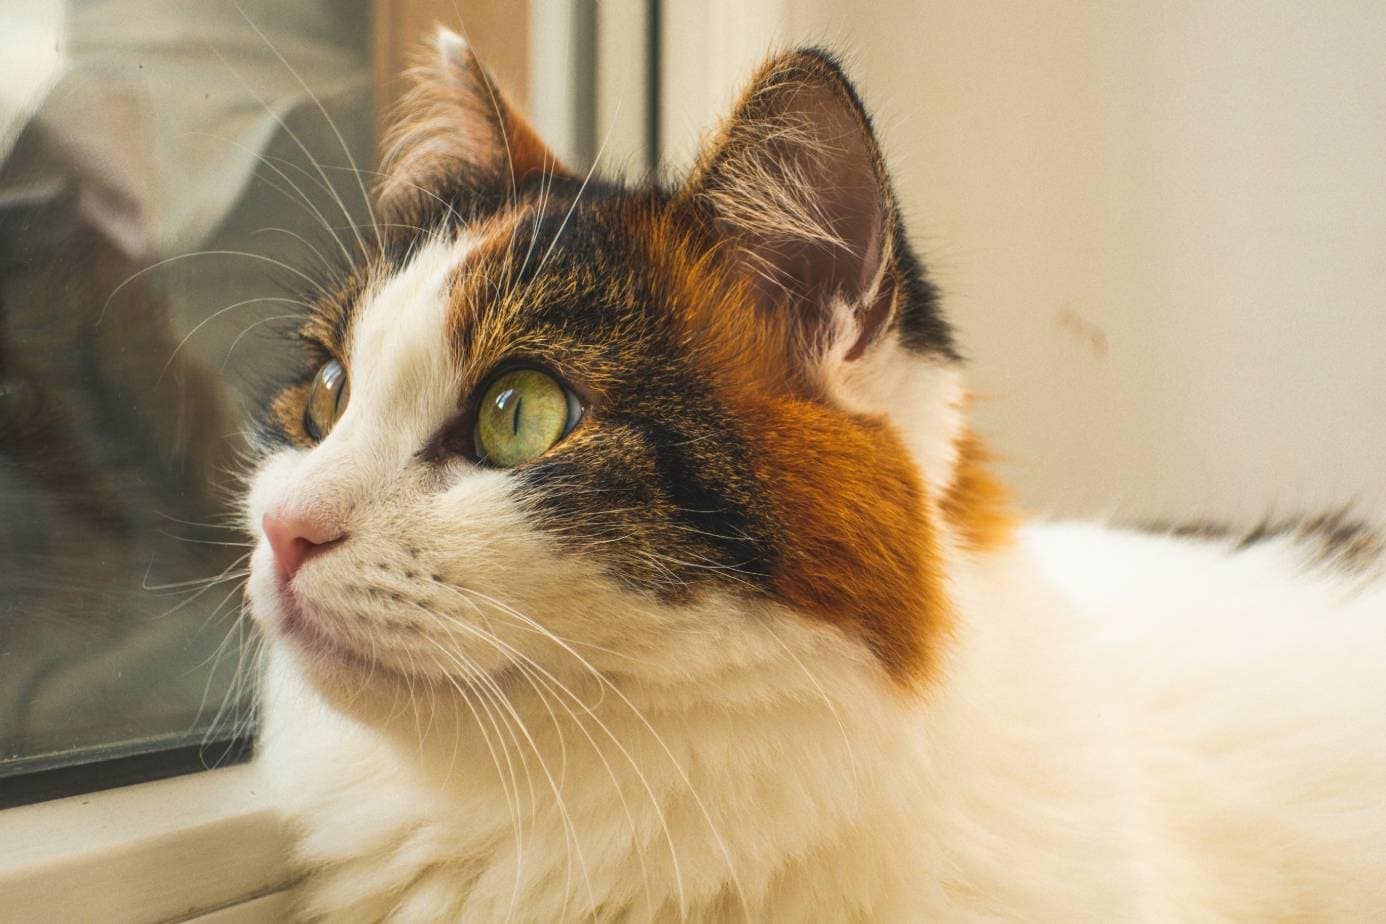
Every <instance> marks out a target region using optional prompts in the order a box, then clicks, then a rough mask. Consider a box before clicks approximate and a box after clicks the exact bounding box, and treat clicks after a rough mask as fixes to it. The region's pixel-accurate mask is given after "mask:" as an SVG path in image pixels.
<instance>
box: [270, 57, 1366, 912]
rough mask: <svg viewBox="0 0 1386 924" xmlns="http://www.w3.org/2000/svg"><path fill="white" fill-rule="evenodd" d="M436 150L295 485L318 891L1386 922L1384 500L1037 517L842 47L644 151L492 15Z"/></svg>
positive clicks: (401, 202) (365, 268)
mask: <svg viewBox="0 0 1386 924" xmlns="http://www.w3.org/2000/svg"><path fill="white" fill-rule="evenodd" d="M387 152H388V156H387V157H386V161H385V166H384V170H383V174H382V180H381V182H380V184H379V188H378V199H377V202H376V218H377V220H378V222H379V224H380V227H381V228H382V229H383V230H382V237H381V240H380V245H379V248H378V251H377V252H375V253H372V254H370V255H369V256H368V257H367V258H364V259H363V260H362V261H361V262H360V264H359V265H358V266H355V267H354V268H352V269H350V270H349V271H347V272H345V273H344V274H343V275H342V277H341V278H340V279H336V280H333V281H331V282H329V283H326V284H325V285H324V290H323V294H322V296H321V297H320V298H319V299H318V302H317V305H318V307H317V310H316V311H315V313H314V314H313V316H312V317H310V318H308V319H307V320H306V321H305V323H304V326H303V328H302V330H301V339H302V341H303V347H304V352H305V360H304V362H303V365H302V366H301V368H298V369H295V370H293V371H292V372H290V373H286V375H285V382H284V384H283V387H282V388H281V389H280V390H279V391H278V392H277V393H276V394H275V396H274V397H273V398H272V399H270V400H269V401H268V402H267V403H266V413H265V414H264V418H263V420H262V421H261V422H260V424H259V429H258V434H259V435H258V440H259V445H260V447H261V453H262V454H261V457H260V461H259V462H258V468H257V470H256V471H255V473H254V476H253V479H252V481H251V485H250V490H249V492H248V496H247V498H246V502H245V517H246V521H247V525H248V527H249V528H250V529H251V530H252V531H253V532H254V533H255V534H256V536H257V537H258V538H259V542H258V545H257V548H256V550H255V553H254V556H253V560H252V562H253V563H252V574H251V578H250V581H249V588H248V592H249V595H250V598H251V601H252V607H253V612H254V616H255V618H256V620H257V621H258V623H259V624H260V625H261V627H262V628H263V631H264V633H265V636H266V638H267V640H268V658H267V663H266V666H265V668H264V674H265V676H264V679H263V689H262V694H261V697H262V708H263V718H262V730H261V740H260V754H259V756H258V757H257V760H258V763H259V765H260V767H261V768H262V770H263V771H264V773H265V774H266V775H267V778H268V780H269V783H270V785H271V786H273V787H274V789H275V791H276V792H277V794H278V799H279V801H280V804H281V805H282V807H283V810H284V813H285V816H286V818H287V819H288V820H289V823H290V825H291V826H292V829H293V831H294V832H295V836H296V848H295V854H294V856H295V861H296V863H297V864H298V867H299V869H300V870H301V872H302V879H301V882H300V884H299V886H298V887H297V891H296V901H297V902H298V904H297V913H298V914H299V915H300V916H301V917H302V918H303V919H306V920H330V921H338V920H340V921H373V920H392V921H394V920H398V921H444V920H477V921H490V920H502V919H504V920H523V921H531V920H532V921H557V920H566V919H596V920H622V921H642V920H676V919H678V920H682V919H687V920H753V921H761V920H782V921H833V922H839V921H867V920H870V921H969V920H983V919H985V920H1026V921H1077V920H1091V921H1104V922H1106V921H1131V920H1140V921H1204V920H1213V921H1216V920H1227V921H1233V920H1236V921H1251V920H1256V921H1261V920H1286V919H1296V920H1302V919H1305V918H1312V919H1325V920H1334V919H1336V920H1357V921H1360V920H1369V919H1376V920H1382V919H1386V885H1383V883H1386V798H1383V796H1386V708H1384V707H1386V673H1384V672H1383V671H1382V667H1381V653H1382V651H1383V650H1386V647H1384V646H1386V588H1384V587H1383V584H1382V582H1381V580H1380V579H1379V577H1378V576H1376V574H1375V571H1374V569H1375V568H1376V567H1377V562H1378V561H1379V559H1378V557H1377V555H1376V553H1377V551H1378V550H1379V549H1378V543H1377V541H1376V540H1375V539H1374V538H1373V537H1372V536H1371V535H1370V534H1369V533H1367V532H1365V531H1362V530H1354V529H1346V528H1345V525H1344V524H1345V521H1339V520H1332V521H1327V520H1326V521H1323V523H1320V524H1319V525H1318V528H1316V527H1315V525H1314V524H1309V525H1308V526H1307V527H1306V528H1305V530H1304V531H1302V532H1301V533H1296V532H1294V531H1267V532H1266V534H1265V535H1262V536H1260V537H1254V538H1256V541H1254V542H1250V543H1248V544H1246V545H1245V546H1244V547H1238V546H1236V545H1235V544H1232V543H1229V542H1224V541H1220V540H1218V539H1215V538H1213V539H1210V538H1200V537H1193V536H1183V535H1174V534H1166V535H1153V534H1148V533H1139V532H1129V531H1121V530H1116V529H1109V528H1105V527H1102V526H1098V525H1082V524H1067V525H1064V524H1059V525H1046V524H1033V523H1031V524H1027V523H1023V522H1021V521H1020V520H1019V519H1018V518H1017V516H1016V514H1015V513H1014V512H1013V506H1012V504H1011V501H1010V500H1009V497H1008V494H1007V492H1006V491H1005V489H1004V488H1003V487H1002V486H1001V485H1000V484H999V483H998V482H997V481H996V479H995V478H994V477H993V476H992V474H991V473H990V469H989V464H988V461H989V459H988V454H987V450H986V448H985V445H984V443H983V441H982V440H981V439H980V438H979V437H978V436H977V435H976V434H975V433H974V432H973V431H972V430H970V429H969V427H968V424H967V420H966V412H967V405H968V393H967V391H966V387H965V384H964V381H963V363H962V360H961V358H960V350H959V348H958V346H957V344H956V343H955V341H954V336H953V333H952V330H951V328H950V326H949V324H948V323H947V321H946V319H945V318H944V315H943V314H942V312H941V309H940V306H939V298H938V295H937V293H936V290H935V289H934V287H933V286H932V285H931V284H930V282H929V281H928V278H927V277H926V275H925V273H924V268H923V266H922V264H921V262H920V260H919V259H918V258H917V257H916V256H915V254H914V252H913V251H912V250H911V249H910V246H909V243H908V241H907V237H906V233H905V228H904V225H903V223H902V220H901V217H900V210H899V207H898V204H897V201H896V199H895V198H894V195H893V193H892V191H891V184H890V181H889V178H888V174H887V172H886V168H885V165H884V164H883V162H882V157H881V152H880V148H879V146H878V143H877V140H876V138H875V135H874V133H873V130H872V126H871V120H870V118H869V116H868V114H867V112H866V110H865V109H864V107H863V104H862V103H861V101H860V99H859V97H858V95H857V93H856V91H855V90H854V88H853V86H852V85H851V83H850V82H849V81H848V79H847V77H846V76H845V75H844V71H843V69H842V67H841V65H840V64H839V63H838V61H837V60H836V59H835V58H834V57H833V56H832V55H831V54H829V53H826V52H824V51H821V50H815V49H803V50H797V51H792V52H788V53H784V54H782V55H779V56H777V57H774V58H772V59H771V60H770V61H769V62H768V63H766V64H765V65H764V66H763V67H762V68H761V70H760V71H759V72H758V73H757V74H756V75H755V76H754V77H753V79H752V80H751V82H750V86H749V88H748V89H747V90H746V91H745V93H744V95H743V96H742V97H741V98H740V100H739V102H737V103H736V105H735V107H734V109H733V111H732V113H731V114H730V116H729V117H728V118H727V120H726V121H725V122H724V123H723V124H722V125H721V127H720V128H719V129H718V130H717V131H716V132H715V133H714V134H713V135H712V136H711V137H710V138H709V139H708V140H707V142H706V145H705V147H704V149H703V150H702V152H701V154H700V156H699V158H698V160H697V162H696V164H695V165H694V167H693V168H692V170H691V172H690V174H689V175H688V176H687V177H686V178H685V179H683V180H682V181H681V182H679V183H676V184H672V185H670V186H669V187H667V188H665V187H662V186H659V185H643V186H633V185H632V186H625V185H621V184H618V183H613V182H605V181H600V180H597V179H594V178H590V177H583V176H579V175H576V174H575V173H574V172H572V171H570V170H569V169H567V168H566V167H564V166H563V165H562V164H561V163H559V161H558V160H557V158H555V157H554V155H553V154H552V153H550V152H549V150H548V149H547V148H546V147H545V145H544V144H543V142H542V141H541V140H540V139H539V138H538V137H536V135H535V133H534V130H533V129H532V128H531V127H530V126H529V124H528V123H527V122H526V121H525V120H524V118H523V117H522V116H521V115H519V114H518V113H517V112H516V111H514V109H513V108H511V107H510V105H509V104H508V103H506V102H505V100H504V99H503V98H502V97H501V96H500V95H499V94H498V93H497V92H496V91H495V88H494V85H493V84H492V82H491V80H490V79H489V78H488V76H487V75H486V73H485V71H484V70H483V69H482V67H481V66H480V65H479V64H478V62H477V61H476V59H475V58H474V56H473V55H472V54H471V52H470V51H469V50H468V48H467V46H466V45H465V43H464V42H463V41H462V40H461V39H460V38H458V37H456V36H454V35H452V34H451V33H448V32H442V33H440V35H439V38H438V40H437V42H436V48H435V49H434V51H433V53H432V54H431V61H430V63H429V64H427V65H426V66H425V67H424V68H422V70H421V71H420V73H419V74H418V77H417V86H416V88H415V89H414V90H413V92H412V95H411V96H409V97H408V98H407V100H406V101H405V102H404V104H403V106H402V110H401V114H400V118H399V122H398V124H397V125H396V127H395V129H394V131H393V133H392V134H391V136H390V138H389V144H388V146H387ZM1325 524H1326V525H1325ZM1310 553H1317V554H1318V555H1319V556H1320V557H1321V558H1327V559H1332V560H1331V561H1329V562H1328V563H1327V564H1325V563H1324V562H1319V563H1318V564H1314V563H1311V562H1310V561H1309V557H1307V556H1309V554H1310ZM1335 555H1336V556H1337V557H1336V558H1335V557H1334V556H1335Z"/></svg>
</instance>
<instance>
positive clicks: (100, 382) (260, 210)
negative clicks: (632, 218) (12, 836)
mask: <svg viewBox="0 0 1386 924" xmlns="http://www.w3.org/2000/svg"><path fill="white" fill-rule="evenodd" d="M4 18H5V19H6V20H7V21H6V23H5V27H4V28H2V29H0V58H3V59H4V60H6V61H9V62H17V63H18V66H17V67H14V66H12V67H11V68H8V69H7V71H9V72H17V74H18V78H19V79H18V81H17V82H15V83H11V82H9V81H7V86H6V87H5V89H4V90H0V126H3V135H0V801H3V802H4V803H7V804H13V803H15V802H21V801H26V800H29V799H33V798H42V797H46V796H49V795H54V794H59V793H61V792H63V791H64V790H68V791H71V790H72V789H80V788H90V787H93V786H98V785H108V784H110V783H119V782H128V781H130V779H131V778H132V777H139V776H144V777H148V776H152V775H158V774H160V773H167V772H171V771H174V770H180V769H188V768H192V767H195V766H201V765H202V764H204V763H205V764H208V765H210V764H215V763H220V762H225V761H227V760H231V759H235V758H236V757H237V756H239V755H241V754H242V753H243V752H244V748H243V747H241V746H240V742H241V740H242V739H243V738H244V737H245V734H246V732H247V731H248V728H249V725H248V723H249V711H248V709H247V704H248V694H249V689H248V684H247V683H246V682H245V681H246V680H247V679H248V678H249V677H250V676H251V672H250V671H248V670H246V661H247V658H248V657H249V655H250V649H249V648H248V647H247V644H246V643H247V637H248V636H247V632H248V630H247V627H246V625H245V624H244V622H243V621H240V620H239V619H238V616H239V613H240V584H241V576H242V574H243V573H244V567H245V558H246V553H248V552H249V550H250V549H249V545H248V540H247V537H246V536H245V534H244V533H243V532H242V531H241V530H240V529H239V524H237V523H236V522H235V496H236V494H237V491H238V482H237V478H238V474H237V473H238V472H239V471H240V470H241V469H242V468H243V461H242V453H243V451H244V449H245V446H246V442H245V437H244V434H243V432H242V426H243V425H242V419H243V415H244V413H245V412H246V410H247V409H249V408H250V407H251V406H252V404H253V402H254V401H255V400H256V394H257V387H258V381H259V380H260V379H261V378H262V377H263V374H264V372H265V370H266V369H267V368H269V367H270V366H271V365H272V364H273V363H275V362H277V361H278V360H279V358H280V356H281V354H280V353H279V352H278V351H279V349H281V347H280V344H281V342H282V338H280V337H277V336H276V335H275V334H276V332H281V331H282V330H283V329H284V328H285V327H286V326H288V325H291V324H292V323H293V320H292V319H293V317H294V315H295V314H296V313H297V312H298V311H299V310H300V306H299V305H298V304H297V302H298V300H299V299H301V298H302V297H303V296H302V292H304V291H305V290H306V289H308V282H307V279H306V278H305V277H310V276H311V275H312V273H313V267H314V266H315V265H319V264H320V263H321V262H322V261H333V260H337V261H340V260H341V259H342V251H341V248H340V247H339V244H338V240H340V241H342V242H344V243H346V244H348V245H349V242H351V241H353V240H354V239H355V235H356V233H357V231H358V230H359V229H358V227H357V226H359V225H361V224H363V223H367V222H368V221H369V219H368V217H367V216H368V211H367V209H366V206H365V202H364V199H363V193H362V190H361V188H360V185H358V182H357V179H356V176H355V175H354V174H353V173H352V171H351V170H350V164H351V163H352V162H353V161H354V162H355V163H357V164H363V165H369V164H370V163H371V161H372V151H373V146H374V106H373V102H374V100H373V93H372V88H373V79H374V78H373V72H372V63H371V51H372V46H371V43H372V38H373V32H372V9H371V5H370V4H369V3H368V2H366V0H354V2H348V3H340V2H331V3H329V2H327V0H296V2H293V3H287V4H286V3H279V2H243V3H242V4H241V5H240V8H238V7H237V5H236V4H233V3H229V2H228V3H223V2H206V3H171V2H160V0H107V2H94V0H74V2H54V0H37V2H34V3H28V4H23V5H19V8H17V9H11V10H9V11H7V12H6V14H5V17H4ZM16 21H17V25H18V27H17V28H15V23H16ZM339 133H340V138H339V137H338V134H339ZM369 181H370V177H369V174H367V175H365V176H364V177H363V182H364V183H366V184H369ZM362 233H363V234H364V233H365V232H364V231H363V232H362ZM300 274H302V275H300ZM150 755H160V756H159V757H151V756H150ZM74 768H86V771H88V772H83V771H81V770H77V769H74Z"/></svg>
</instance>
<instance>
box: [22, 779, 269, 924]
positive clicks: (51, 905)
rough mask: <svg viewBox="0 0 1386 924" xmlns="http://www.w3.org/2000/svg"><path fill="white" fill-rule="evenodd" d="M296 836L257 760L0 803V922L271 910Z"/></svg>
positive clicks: (172, 917)
mask: <svg viewBox="0 0 1386 924" xmlns="http://www.w3.org/2000/svg"><path fill="white" fill-rule="evenodd" d="M287 858H288V838H287V835H286V832H285V831H284V828H283V825H282V823H281V822H280V820H279V817H278V815H277V813H276V812H275V811H274V808H273V806H272V804H271V801H270V798H269V795H268V793H267V792H266V790H265V787H264V786H263V785H262V782H261V780H260V779H259V777H258V775H257V771H256V768H255V767H254V766H253V765H251V764H243V765H240V766H235V767H226V768H224V769H220V770H208V771H203V772H199V773H193V774H188V775H186V776H178V777H173V778H171V779H165V780H155V781H153V782H149V783H138V784H136V785H134V786H126V787H122V788H120V789H111V790H106V791H104V792H96V793H89V794H86V795H79V796H69V797H67V798H64V799H54V800H52V801H49V802H40V803H36V804H34V805H24V806H19V807H17V808H11V809H6V810H5V811H3V812H0V896H3V898H2V899H0V924H10V922H15V924H18V922H32V921H103V922H153V921H215V922H222V924H225V922H240V921H266V920H276V919H283V918H285V917H286V916H287V913H288V901H287V892H286V889H287V888H288V886H289V885H290V884H291V883H290V875H291V874H290V872H289V870H290V866H289V864H288V862H287Z"/></svg>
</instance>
